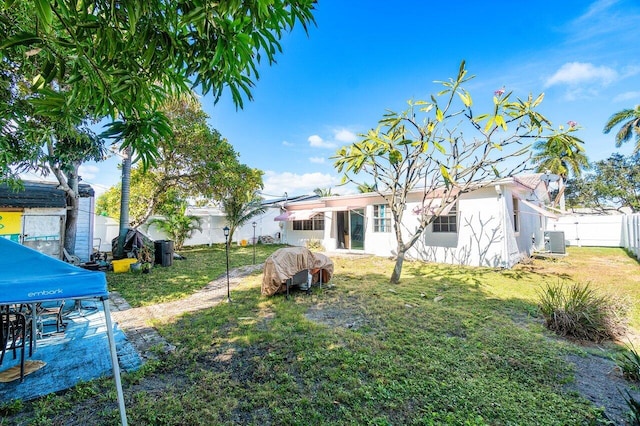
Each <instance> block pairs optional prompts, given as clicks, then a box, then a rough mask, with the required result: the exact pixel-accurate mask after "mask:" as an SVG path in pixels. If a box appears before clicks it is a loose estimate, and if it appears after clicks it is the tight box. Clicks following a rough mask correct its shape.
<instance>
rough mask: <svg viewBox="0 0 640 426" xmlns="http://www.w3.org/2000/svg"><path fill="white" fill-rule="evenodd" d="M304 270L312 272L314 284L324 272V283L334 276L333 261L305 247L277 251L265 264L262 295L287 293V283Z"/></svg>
mask: <svg viewBox="0 0 640 426" xmlns="http://www.w3.org/2000/svg"><path fill="white" fill-rule="evenodd" d="M304 269H309V270H311V273H312V274H313V282H318V281H319V280H320V271H321V270H322V282H323V283H326V282H329V281H330V280H331V277H332V276H333V261H331V259H329V258H328V257H327V256H325V255H323V254H321V253H312V252H311V251H309V250H308V249H306V248H304V247H287V248H281V249H279V250H276V251H275V252H273V254H271V256H269V257H268V258H267V260H266V261H265V262H264V272H263V275H262V294H263V295H265V296H272V295H274V294H276V293H279V292H283V291H286V289H287V285H286V281H287V280H288V279H289V278H292V277H293V276H294V275H295V274H296V273H298V272H300V271H302V270H304Z"/></svg>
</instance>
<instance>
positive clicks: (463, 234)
mask: <svg viewBox="0 0 640 426" xmlns="http://www.w3.org/2000/svg"><path fill="white" fill-rule="evenodd" d="M499 190H500V191H499V192H498V191H497V190H496V187H495V186H494V185H492V186H489V187H486V188H483V189H480V190H477V191H474V192H472V193H468V194H463V195H462V197H461V198H460V199H459V200H458V204H457V211H458V213H457V215H458V223H457V225H458V231H457V232H452V233H442V232H433V224H430V225H429V226H428V227H427V229H425V231H424V233H423V235H422V236H421V237H420V239H419V240H418V242H417V243H416V244H415V245H414V246H413V247H412V248H411V249H410V250H409V252H408V253H407V257H409V258H413V259H419V260H424V261H431V262H438V263H449V264H464V265H474V266H488V267H507V268H508V267H511V266H513V265H514V264H516V263H517V262H519V261H520V260H521V259H523V258H524V257H527V256H529V255H531V254H532V253H533V251H534V250H536V249H540V248H543V247H544V230H545V224H546V218H544V217H542V218H541V216H540V213H538V212H536V211H534V210H533V209H531V208H530V207H529V206H527V205H525V204H524V203H521V202H520V203H519V206H518V210H519V213H518V220H519V231H518V232H516V231H515V229H514V223H513V220H514V217H513V207H514V206H513V198H514V197H516V198H518V197H523V198H526V197H529V198H530V199H531V198H535V197H534V195H535V194H532V193H531V192H532V191H530V190H526V191H525V192H526V197H524V195H523V194H514V193H512V192H511V190H510V189H509V187H508V186H505V185H503V186H500V187H499ZM358 201H359V200H358ZM358 201H354V200H346V201H344V203H346V204H345V205H350V204H349V203H350V202H351V203H356V204H357V203H358ZM367 202H368V205H367V206H366V207H364V214H365V221H364V224H365V237H364V249H363V250H353V251H354V252H358V251H360V252H363V253H366V254H373V255H376V256H393V255H395V254H396V246H397V244H396V240H395V233H394V231H393V229H392V230H391V232H384V233H383V232H374V231H373V220H374V218H373V207H374V205H376V204H383V203H385V202H384V201H383V200H382V199H381V198H376V197H369V198H367ZM420 206H421V202H418V201H413V202H408V203H407V211H406V212H405V214H404V217H403V224H402V232H403V234H404V235H405V241H407V240H408V236H409V234H410V233H413V232H414V231H415V229H416V228H417V226H418V220H419V217H418V216H417V215H416V214H414V213H413V209H414V208H416V207H420ZM307 208H312V206H311V205H309V206H308V207H307ZM345 209H346V207H345ZM324 214H325V230H324V232H321V231H293V229H292V222H285V227H286V228H285V229H286V231H287V234H286V238H287V243H288V244H290V245H297V246H304V245H305V243H306V242H307V241H308V240H309V239H322V244H323V246H324V247H325V249H326V250H327V251H334V250H337V249H336V247H337V244H336V241H337V239H336V236H335V235H334V233H335V232H336V230H335V229H334V221H335V220H336V214H337V213H336V212H326V213H324Z"/></svg>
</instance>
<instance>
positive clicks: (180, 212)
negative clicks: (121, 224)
mask: <svg viewBox="0 0 640 426" xmlns="http://www.w3.org/2000/svg"><path fill="white" fill-rule="evenodd" d="M186 212H187V202H186V201H185V200H175V202H174V203H169V204H165V205H164V208H163V210H162V212H161V213H162V215H163V217H160V218H154V219H151V220H150V221H149V224H148V226H151V225H155V226H157V227H158V229H160V230H161V231H162V232H164V233H165V234H167V235H168V236H169V238H170V239H171V240H173V242H174V244H175V248H176V249H177V250H180V249H181V248H182V246H183V245H184V241H185V240H186V239H187V238H190V237H191V236H192V235H193V233H194V232H195V231H202V227H201V225H202V218H200V217H198V216H194V215H188V214H186Z"/></svg>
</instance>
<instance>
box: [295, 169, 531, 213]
mask: <svg viewBox="0 0 640 426" xmlns="http://www.w3.org/2000/svg"><path fill="white" fill-rule="evenodd" d="M542 175H543V174H542V173H532V174H523V175H518V176H510V177H505V178H503V179H500V180H498V181H495V182H492V183H491V185H494V184H498V185H515V186H516V187H520V188H521V189H520V192H522V191H527V192H528V191H536V190H537V189H538V187H539V185H540V183H541V182H542V179H541V177H542ZM484 186H489V184H486V185H483V184H478V188H480V187H484ZM422 191H423V188H414V189H413V190H412V191H411V193H413V194H421V193H422ZM443 193H444V189H443V188H436V189H435V190H434V191H432V192H431V193H430V194H429V197H428V198H433V199H437V198H440V197H442V196H443ZM376 198H378V199H380V198H381V195H380V194H378V193H377V192H367V193H362V194H347V195H334V196H330V197H322V198H319V197H317V196H315V197H309V198H306V199H304V198H303V199H288V200H287V201H288V202H287V205H286V207H293V209H295V208H296V207H297V208H311V209H315V210H316V211H320V209H321V207H322V206H321V205H324V206H325V207H332V206H334V204H333V202H335V203H336V204H335V205H336V206H341V207H344V206H345V204H344V203H345V202H347V203H349V205H350V206H351V205H352V206H353V207H354V208H355V207H362V206H363V205H366V204H367V201H366V200H370V199H376ZM283 201H284V200H283ZM369 202H371V201H369ZM288 210H289V209H288Z"/></svg>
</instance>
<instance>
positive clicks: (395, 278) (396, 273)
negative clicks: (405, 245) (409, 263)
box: [389, 250, 405, 284]
mask: <svg viewBox="0 0 640 426" xmlns="http://www.w3.org/2000/svg"><path fill="white" fill-rule="evenodd" d="M404 255H405V250H398V256H396V265H395V266H394V267H393V272H392V273H391V279H390V280H389V282H390V283H391V284H398V283H399V282H400V274H401V273H402V264H403V263H404Z"/></svg>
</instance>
